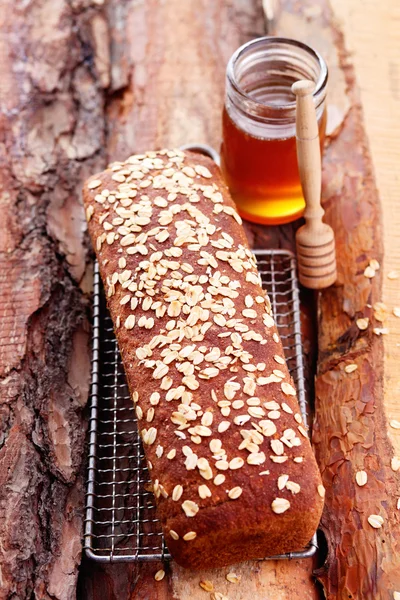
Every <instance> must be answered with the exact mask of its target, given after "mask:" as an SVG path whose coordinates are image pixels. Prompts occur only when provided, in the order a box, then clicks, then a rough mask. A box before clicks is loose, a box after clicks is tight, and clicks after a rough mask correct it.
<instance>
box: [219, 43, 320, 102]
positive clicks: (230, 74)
mask: <svg viewBox="0 0 400 600" xmlns="http://www.w3.org/2000/svg"><path fill="white" fill-rule="evenodd" d="M265 42H271V43H275V44H280V43H281V44H288V45H290V46H294V47H297V48H301V49H302V50H305V51H306V52H308V53H310V54H311V55H312V56H313V58H315V59H316V61H317V62H318V64H319V67H320V73H319V76H318V80H317V81H316V82H315V90H314V92H313V97H314V100H318V102H317V104H319V103H320V102H323V100H324V99H325V93H324V92H325V88H326V84H327V81H328V67H327V64H326V62H325V60H324V58H323V57H322V55H321V54H320V53H319V52H318V50H315V49H314V48H312V47H311V46H309V45H308V44H305V43H304V42H301V41H300V40H295V39H294V38H286V37H277V36H271V35H267V36H262V37H258V38H255V39H253V40H250V41H249V42H246V43H245V44H243V45H242V46H240V47H239V48H237V50H235V52H234V53H233V54H232V56H231V57H230V59H229V61H228V64H227V68H226V76H227V78H228V80H229V83H230V85H231V86H232V88H233V90H234V91H235V93H236V94H238V95H239V96H240V97H241V98H242V100H244V101H246V102H247V103H248V102H251V103H253V104H254V106H258V107H260V108H265V109H271V110H273V111H274V112H275V111H277V112H279V111H285V110H288V109H294V108H295V106H296V99H295V97H294V95H293V101H292V102H286V103H285V104H281V105H279V104H272V103H268V102H260V101H259V100H257V99H256V98H254V97H253V96H251V95H250V94H249V93H247V92H245V91H244V90H243V88H241V87H240V85H239V84H238V83H237V80H236V76H235V70H234V69H235V64H236V62H237V61H238V60H239V59H240V57H241V56H242V55H243V54H245V53H246V51H247V50H248V49H249V48H251V47H255V46H257V45H260V44H264V43H265ZM318 97H320V98H318Z"/></svg>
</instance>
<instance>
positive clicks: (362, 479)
mask: <svg viewBox="0 0 400 600" xmlns="http://www.w3.org/2000/svg"><path fill="white" fill-rule="evenodd" d="M367 481H368V475H367V472H366V471H357V473H356V482H357V485H359V486H360V487H362V486H363V485H365V484H366V483H367Z"/></svg>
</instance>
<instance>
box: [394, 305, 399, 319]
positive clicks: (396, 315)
mask: <svg viewBox="0 0 400 600" xmlns="http://www.w3.org/2000/svg"><path fill="white" fill-rule="evenodd" d="M393 314H394V316H395V317H398V318H400V306H394V307H393Z"/></svg>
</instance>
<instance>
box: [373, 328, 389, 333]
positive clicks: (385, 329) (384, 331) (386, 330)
mask: <svg viewBox="0 0 400 600" xmlns="http://www.w3.org/2000/svg"><path fill="white" fill-rule="evenodd" d="M373 332H374V334H375V335H387V334H388V333H389V329H388V328H387V327H374V328H373Z"/></svg>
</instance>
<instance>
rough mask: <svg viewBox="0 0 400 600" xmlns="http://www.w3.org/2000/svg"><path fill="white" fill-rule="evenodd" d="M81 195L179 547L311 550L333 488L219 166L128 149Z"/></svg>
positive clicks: (169, 531) (208, 559)
mask: <svg viewBox="0 0 400 600" xmlns="http://www.w3.org/2000/svg"><path fill="white" fill-rule="evenodd" d="M84 204H85V209H86V216H87V220H88V223H89V232H90V235H91V239H92V242H93V246H94V248H95V251H96V254H97V258H98V261H99V265H100V273H101V277H102V280H103V283H104V287H105V291H106V296H107V302H108V307H109V310H110V313H111V317H112V320H113V323H114V328H115V333H116V336H117V339H118V344H119V348H120V351H121V355H122V359H123V363H124V368H125V372H126V377H127V380H128V384H129V388H130V391H131V395H132V399H133V402H134V403H135V406H136V415H137V419H138V425H139V430H140V434H141V438H142V441H143V446H144V449H145V453H146V459H147V462H148V466H149V470H150V475H151V478H152V482H153V489H154V494H155V497H156V499H157V510H158V515H159V517H160V519H161V522H162V526H163V530H164V534H165V539H166V542H167V545H168V548H169V550H170V552H171V554H172V555H173V557H174V558H175V559H176V561H177V562H178V563H180V564H181V565H183V566H185V567H191V568H207V567H218V566H224V565H228V564H232V563H235V562H240V561H243V560H248V559H253V558H262V557H264V556H268V555H273V554H280V553H285V552H289V551H295V550H300V549H302V548H303V547H304V546H305V545H306V544H307V543H308V542H309V540H310V538H311V537H312V535H313V533H314V531H315V530H316V528H317V526H318V523H319V519H320V516H321V511H322V506H323V496H324V488H323V486H322V483H321V479H320V476H319V472H318V468H317V465H316V461H315V458H314V455H313V452H312V450H311V447H310V443H309V440H308V437H307V432H306V430H305V427H304V424H303V422H302V419H301V416H300V412H299V406H298V403H297V400H296V392H295V388H294V387H293V382H292V381H291V378H290V375H289V372H288V369H287V366H286V363H285V360H284V354H283V350H282V345H281V342H280V339H279V336H278V333H277V329H276V326H275V323H274V319H273V315H272V312H271V305H270V302H269V300H268V297H267V295H266V294H265V293H264V291H263V290H262V287H261V282H260V277H259V274H258V272H257V266H256V262H255V258H254V256H253V254H252V252H251V251H250V249H249V246H248V244H247V241H246V237H245V233H244V230H243V228H242V226H241V219H240V217H239V215H238V214H237V212H236V210H235V205H234V204H233V202H232V200H231V198H230V196H229V192H228V190H227V188H226V186H225V184H224V183H223V180H222V177H221V174H220V171H219V169H218V167H217V166H216V165H215V164H214V163H213V162H212V161H211V160H210V159H208V158H206V157H204V156H201V155H198V154H194V153H189V152H181V151H179V150H162V151H160V152H147V153H146V154H142V155H136V156H131V157H129V158H128V159H127V160H126V161H125V162H115V163H113V164H111V165H110V166H109V168H108V169H107V170H105V171H104V172H102V173H100V174H98V175H95V176H93V177H91V178H90V179H89V180H88V181H87V182H86V184H85V187H84Z"/></svg>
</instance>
